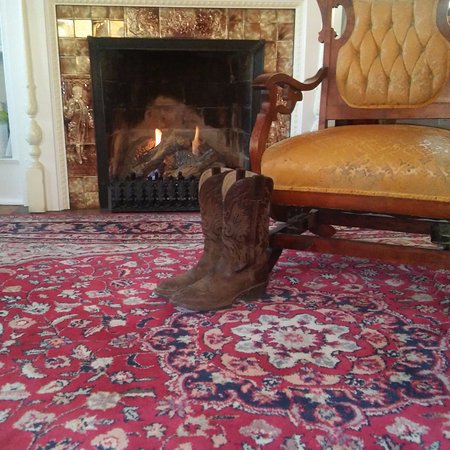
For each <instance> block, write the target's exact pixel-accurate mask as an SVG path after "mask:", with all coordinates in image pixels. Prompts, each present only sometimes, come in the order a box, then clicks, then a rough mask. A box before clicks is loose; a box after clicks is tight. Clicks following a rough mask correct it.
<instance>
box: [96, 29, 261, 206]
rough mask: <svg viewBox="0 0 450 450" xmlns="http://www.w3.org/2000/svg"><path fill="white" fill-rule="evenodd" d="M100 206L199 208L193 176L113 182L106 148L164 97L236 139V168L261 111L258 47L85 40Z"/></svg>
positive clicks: (230, 43)
mask: <svg viewBox="0 0 450 450" xmlns="http://www.w3.org/2000/svg"><path fill="white" fill-rule="evenodd" d="M88 41H89V52H90V60H91V78H92V95H93V106H94V122H95V137H96V147H97V163H98V183H99V200H100V206H101V207H102V208H107V209H109V210H111V211H186V210H197V209H198V201H197V186H198V177H196V176H193V177H187V178H186V177H183V176H181V174H179V175H178V176H170V177H162V176H161V177H158V176H156V177H155V176H153V177H148V176H147V177H144V178H143V177H142V176H139V175H135V174H133V173H131V174H129V176H127V177H122V178H116V177H114V176H112V175H111V173H110V159H111V145H112V144H111V142H112V138H113V135H114V133H115V132H116V131H117V127H118V126H122V127H123V126H126V127H128V128H132V127H133V126H135V125H136V124H138V123H139V121H141V120H142V117H143V115H144V114H145V111H146V108H147V107H148V104H149V102H151V101H152V99H155V98H156V97H158V96H161V95H163V96H167V97H170V98H174V99H177V101H180V102H182V103H183V104H185V105H187V106H188V107H189V108H194V109H195V110H196V111H200V114H201V115H202V120H204V123H205V125H207V126H208V127H210V128H217V129H219V128H220V129H223V130H224V134H225V135H227V136H228V135H229V134H230V133H232V134H233V136H234V139H236V136H238V142H239V151H240V152H241V156H242V158H241V161H242V164H241V167H244V168H248V144H249V139H250V133H251V129H252V127H253V124H254V120H255V118H256V114H257V112H258V111H257V107H258V106H259V98H257V96H258V92H257V91H254V90H252V86H251V84H252V80H253V79H254V78H255V77H256V76H257V75H259V74H260V73H262V71H263V67H264V41H260V40H258V41H255V40H203V39H177V38H170V39H159V38H158V39H147V38H96V37H89V38H88Z"/></svg>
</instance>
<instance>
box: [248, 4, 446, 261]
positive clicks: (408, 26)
mask: <svg viewBox="0 0 450 450" xmlns="http://www.w3.org/2000/svg"><path fill="white" fill-rule="evenodd" d="M318 4H319V7H320V10H321V13H322V20H323V29H322V31H321V32H320V40H321V42H323V43H324V67H323V68H322V69H321V70H319V72H318V73H317V74H316V76H315V77H313V78H312V79H310V80H308V81H306V82H304V83H301V82H299V81H296V80H294V79H292V78H291V77H289V76H288V75H285V74H279V73H277V74H263V75H261V76H260V77H258V78H257V79H256V80H255V82H254V85H255V87H256V88H258V89H261V90H262V94H263V102H262V108H261V111H260V113H259V115H258V118H257V120H256V123H255V127H254V130H253V133H252V138H251V149H250V152H251V162H252V170H254V171H257V172H261V173H262V174H264V175H267V176H270V177H271V178H272V179H273V180H274V192H273V197H272V215H273V217H274V218H275V219H277V220H281V221H286V222H287V225H286V228H285V229H283V228H282V227H280V228H279V230H280V231H279V232H277V233H274V234H273V236H272V242H271V245H272V248H273V249H274V255H275V257H274V261H275V260H276V257H277V256H278V255H279V253H280V252H281V250H282V248H285V247H290V248H298V249H309V250H316V251H329V252H335V253H346V254H350V255H354V256H371V255H372V256H374V257H376V258H382V259H387V260H393V261H403V262H411V263H420V264H429V265H435V266H438V267H446V268H450V252H449V251H448V247H449V239H450V238H449V229H450V226H449V223H450V130H449V123H450V120H449V119H450V84H449V71H450V44H449V36H450V26H449V24H448V22H447V6H448V0H442V1H441V0H402V1H398V0H353V1H350V0H346V1H344V0H343V1H340V2H339V1H338V2H336V1H333V0H318ZM335 4H342V6H343V7H344V10H345V18H346V21H345V22H346V26H345V29H344V32H343V34H342V35H341V37H339V38H338V37H337V35H336V33H335V32H334V30H333V29H332V27H331V23H332V10H333V6H334V5H335ZM318 86H321V91H322V97H321V108H320V127H319V128H320V129H319V130H318V131H314V132H311V133H305V134H302V135H299V136H294V137H290V138H287V139H285V140H282V141H280V142H277V143H274V144H272V145H268V144H267V141H268V137H269V132H270V127H271V124H272V122H274V121H277V120H279V115H280V114H290V113H292V111H293V108H294V106H295V103H296V102H297V101H299V100H301V99H302V92H303V91H305V90H311V89H315V88H317V87H318ZM425 119H426V121H425ZM429 119H433V120H434V121H435V122H434V123H433V126H430V122H429ZM330 121H332V122H330ZM331 123H332V125H333V126H331V125H330V124H331ZM335 225H348V226H357V227H365V228H380V229H388V230H389V229H390V230H397V231H399V230H403V231H405V232H414V233H422V234H428V235H430V236H431V237H432V240H433V241H434V242H436V244H437V245H436V248H434V249H428V247H427V248H417V247H411V246H407V247H405V248H400V247H399V246H391V247H388V246H384V247H380V246H378V245H374V244H366V243H363V242H358V243H348V242H347V243H346V245H342V242H341V241H340V240H338V239H336V238H334V237H333V234H334V231H335V228H334V226H335ZM307 230H309V231H312V232H313V233H315V234H316V236H317V238H311V236H310V234H308V235H307V236H305V235H304V234H303V233H304V231H307Z"/></svg>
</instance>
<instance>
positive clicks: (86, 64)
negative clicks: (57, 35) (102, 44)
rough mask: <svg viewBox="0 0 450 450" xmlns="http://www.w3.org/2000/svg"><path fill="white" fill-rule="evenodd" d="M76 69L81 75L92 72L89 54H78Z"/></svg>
mask: <svg viewBox="0 0 450 450" xmlns="http://www.w3.org/2000/svg"><path fill="white" fill-rule="evenodd" d="M75 64H76V67H75V71H76V73H77V74H79V75H84V74H90V73H91V61H90V59H89V56H76V57H75Z"/></svg>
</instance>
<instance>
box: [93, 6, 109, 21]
mask: <svg viewBox="0 0 450 450" xmlns="http://www.w3.org/2000/svg"><path fill="white" fill-rule="evenodd" d="M91 17H92V18H93V19H106V18H108V17H109V8H108V7H107V6H91Z"/></svg>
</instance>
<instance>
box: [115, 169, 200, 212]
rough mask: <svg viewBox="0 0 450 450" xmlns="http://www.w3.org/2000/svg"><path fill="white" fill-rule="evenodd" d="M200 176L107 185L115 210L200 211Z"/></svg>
mask: <svg viewBox="0 0 450 450" xmlns="http://www.w3.org/2000/svg"><path fill="white" fill-rule="evenodd" d="M198 181H199V180H198V178H197V177H188V178H184V177H182V176H178V177H164V178H163V177H161V178H158V179H155V180H152V179H147V178H127V179H124V180H114V181H112V182H111V183H110V184H109V186H108V191H109V192H108V193H109V210H110V211H112V212H145V211H161V212H162V211H198V210H199V204H198Z"/></svg>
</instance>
